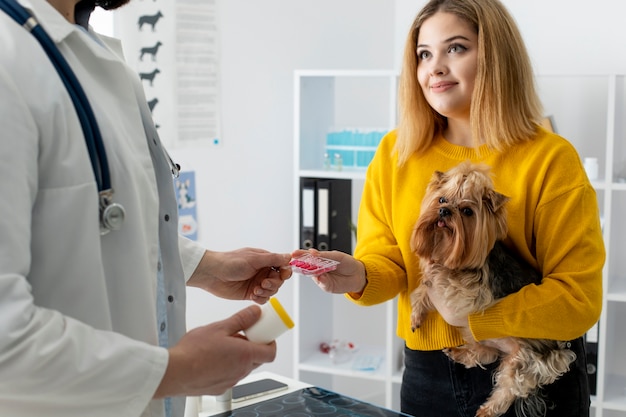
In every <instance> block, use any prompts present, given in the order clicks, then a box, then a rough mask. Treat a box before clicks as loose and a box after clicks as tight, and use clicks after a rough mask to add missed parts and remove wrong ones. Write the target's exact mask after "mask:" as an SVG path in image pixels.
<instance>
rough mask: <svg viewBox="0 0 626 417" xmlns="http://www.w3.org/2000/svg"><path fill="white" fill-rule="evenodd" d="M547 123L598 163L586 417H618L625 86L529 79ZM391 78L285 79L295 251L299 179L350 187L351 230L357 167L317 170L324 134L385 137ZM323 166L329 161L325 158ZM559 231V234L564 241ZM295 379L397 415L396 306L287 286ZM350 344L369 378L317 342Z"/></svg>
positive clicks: (624, 261)
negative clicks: (598, 303)
mask: <svg viewBox="0 0 626 417" xmlns="http://www.w3.org/2000/svg"><path fill="white" fill-rule="evenodd" d="M537 85H538V89H539V93H540V96H541V99H542V102H543V104H544V111H545V113H546V115H549V116H551V117H552V121H553V124H554V128H555V130H556V131H557V133H559V134H561V135H563V136H564V137H566V138H567V139H568V140H570V141H571V142H572V143H573V144H574V146H575V147H576V148H577V150H578V152H579V153H580V156H581V158H584V157H593V158H597V160H598V168H599V169H598V172H599V174H598V178H597V179H595V180H593V185H594V187H595V188H596V190H597V193H598V203H599V206H600V210H601V215H602V220H603V224H604V237H605V243H606V249H607V260H606V265H605V268H604V288H603V290H604V300H603V313H602V317H601V320H600V322H599V325H598V328H597V333H596V334H597V338H598V359H597V374H596V375H597V394H596V395H594V396H593V397H592V415H594V416H595V417H603V416H604V417H626V354H624V348H625V347H626V252H625V248H626V219H625V216H623V215H621V214H622V213H625V212H626V81H625V77H624V76H622V75H538V76H537ZM396 90H397V74H396V73H395V72H394V71H369V70H364V71H345V70H342V71H333V70H328V71H296V72H295V75H294V169H295V172H294V174H295V175H294V196H296V198H294V200H295V201H294V231H295V236H294V241H295V243H296V245H297V246H298V247H299V246H300V215H299V213H300V210H301V207H300V200H299V198H298V196H299V194H300V179H301V178H339V179H349V180H351V181H352V185H353V187H352V188H353V191H352V194H353V197H352V219H353V221H354V222H356V217H357V210H358V204H359V199H360V192H361V190H362V185H363V179H364V176H365V169H364V168H359V167H353V166H343V167H342V169H341V170H337V169H336V166H335V165H334V164H331V166H330V167H329V166H328V162H326V163H325V153H327V150H326V145H327V135H328V133H329V132H334V131H339V130H342V129H347V130H350V129H352V130H358V129H362V130H372V129H374V130H378V129H382V130H389V129H392V128H394V127H395V124H396V111H397V109H396ZM331 160H332V155H331ZM566 232H567V231H564V233H566ZM294 292H295V294H294V295H295V298H294V300H295V302H294V318H295V320H296V323H297V325H296V327H295V335H294V340H295V342H294V361H295V363H294V377H295V378H296V379H299V380H302V381H305V382H308V383H311V384H316V385H320V386H323V387H326V388H329V389H333V390H336V391H339V392H342V393H343V394H346V395H351V396H355V397H358V398H360V399H363V400H365V401H369V402H372V403H375V404H378V405H381V406H383V407H388V408H393V409H396V410H397V409H399V406H400V404H399V397H400V382H401V367H402V349H403V342H402V341H401V340H400V339H398V338H397V337H396V335H395V328H396V302H395V300H394V301H389V302H387V303H384V304H381V305H378V306H373V307H367V308H364V307H358V306H356V305H354V304H352V303H351V302H350V301H348V300H346V299H344V297H342V296H338V295H331V294H327V293H324V292H323V291H321V290H320V289H319V288H317V286H316V285H315V284H314V283H313V282H312V281H311V280H310V279H309V278H307V277H296V279H295V280H294ZM335 339H340V340H345V341H349V342H352V343H354V344H356V346H357V348H358V350H357V351H356V352H355V353H353V354H352V356H353V358H357V356H359V355H360V356H366V357H382V358H383V361H382V363H381V364H380V366H379V368H378V369H377V370H376V371H359V370H355V369H354V366H353V365H354V364H353V362H351V361H350V362H344V363H338V364H336V363H333V362H332V360H331V359H330V357H329V355H328V354H325V353H322V352H321V351H320V348H319V347H320V343H322V342H327V343H329V342H332V341H333V340H335Z"/></svg>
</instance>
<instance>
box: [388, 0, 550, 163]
mask: <svg viewBox="0 0 626 417" xmlns="http://www.w3.org/2000/svg"><path fill="white" fill-rule="evenodd" d="M437 12H447V13H452V14H454V15H456V16H457V17H459V18H460V19H463V20H465V21H467V22H468V23H469V24H470V25H471V26H472V27H473V28H474V29H475V31H476V33H477V34H478V59H477V71H476V79H475V82H474V91H473V93H472V105H471V111H470V125H471V129H472V137H473V140H474V144H475V146H478V145H479V143H480V141H481V139H482V140H484V143H486V144H487V145H488V146H489V147H491V148H494V149H497V150H502V149H504V148H506V147H508V146H510V145H513V144H515V143H518V142H520V141H523V140H528V139H530V138H532V137H533V135H534V134H535V132H536V129H537V124H538V123H539V122H540V120H541V118H542V106H541V101H540V100H539V96H538V94H537V91H536V88H535V80H534V75H533V70H532V66H531V63H530V58H529V56H528V52H527V51H526V46H525V45H524V41H523V40H522V36H521V34H520V32H519V29H518V28H517V25H516V24H515V21H514V20H513V18H512V16H511V15H510V14H509V12H508V11H507V10H506V8H505V7H504V6H503V5H502V4H501V3H500V2H499V1H498V0H431V1H430V2H428V4H426V6H424V8H423V9H422V10H421V11H420V12H419V13H418V15H417V17H416V18H415V20H414V21H413V24H412V25H411V30H410V31H409V34H408V37H407V40H406V44H405V48H404V58H403V65H402V71H401V74H400V80H399V86H398V107H399V120H398V139H397V142H396V147H395V151H396V152H397V153H398V162H399V164H400V165H402V164H403V163H404V162H406V160H407V159H408V158H409V157H410V156H411V155H412V154H413V153H421V152H424V151H425V150H426V149H428V147H429V146H430V145H431V144H432V142H433V140H434V138H435V137H436V136H437V135H438V134H440V133H441V132H442V131H443V129H445V127H446V124H447V120H446V118H445V117H443V116H442V115H440V114H438V113H437V112H436V111H435V110H433V109H432V107H430V105H429V104H428V102H427V101H426V99H425V98H424V95H423V93H422V89H421V88H420V85H419V83H418V80H417V52H416V49H417V38H418V35H419V30H420V28H421V26H422V24H423V23H424V21H425V20H426V19H428V18H429V17H431V16H432V15H434V14H435V13H437Z"/></svg>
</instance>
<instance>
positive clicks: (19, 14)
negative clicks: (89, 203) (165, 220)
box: [0, 0, 111, 192]
mask: <svg viewBox="0 0 626 417" xmlns="http://www.w3.org/2000/svg"><path fill="white" fill-rule="evenodd" d="M0 8H1V9H3V10H4V11H5V12H6V13H7V14H8V15H9V16H10V17H12V18H13V19H14V20H15V21H16V22H17V23H18V24H20V25H22V26H23V27H24V28H25V29H26V30H28V31H29V32H30V33H32V35H33V36H34V37H35V38H36V39H37V40H38V41H39V43H40V44H41V46H42V48H43V50H44V51H45V53H46V55H48V58H49V59H50V61H51V62H52V64H53V65H54V67H55V68H56V70H57V73H58V74H59V77H60V78H61V80H62V81H63V84H64V85H65V88H66V89H67V92H68V93H69V95H70V98H71V99H72V102H73V103H74V108H75V109H76V114H77V115H78V119H79V121H80V125H81V128H82V130H83V134H84V136H85V144H86V146H87V151H88V152H89V158H90V160H91V166H92V169H93V173H94V176H95V179H96V184H97V185H98V191H99V192H102V191H105V190H110V189H111V174H110V172H109V162H108V159H107V156H106V151H105V149H104V142H103V140H102V135H101V133H100V129H99V127H98V122H97V121H96V117H95V116H94V113H93V109H92V108H91V105H90V104H89V100H88V99H87V95H86V94H85V91H84V90H83V88H82V86H81V85H80V82H79V81H78V78H76V75H75V74H74V71H72V69H71V68H70V66H69V64H68V63H67V61H66V60H65V58H63V55H61V52H59V50H58V48H57V47H56V45H55V44H54V42H53V41H52V39H51V38H50V36H49V35H48V34H47V33H46V31H45V30H44V29H43V27H41V25H40V24H39V23H38V22H37V20H36V19H35V18H34V16H32V15H31V14H30V13H29V12H28V11H27V10H26V9H24V8H23V7H22V6H20V5H19V4H18V3H17V1H16V0H0Z"/></svg>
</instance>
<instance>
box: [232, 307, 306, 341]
mask: <svg viewBox="0 0 626 417" xmlns="http://www.w3.org/2000/svg"><path fill="white" fill-rule="evenodd" d="M293 326H294V323H293V321H292V320H291V317H289V314H287V312H286V311H285V309H284V308H283V306H282V305H281V304H280V302H279V301H278V299H276V298H273V297H272V298H270V301H269V302H268V303H266V304H265V305H263V306H262V307H261V318H260V319H259V321H257V322H256V323H254V324H253V325H252V326H250V327H249V328H248V329H246V330H245V331H244V333H245V335H246V337H247V338H248V340H250V341H252V342H255V343H271V342H272V341H273V340H276V338H277V337H278V336H280V335H281V334H283V333H285V332H286V331H287V330H289V329H291V328H293Z"/></svg>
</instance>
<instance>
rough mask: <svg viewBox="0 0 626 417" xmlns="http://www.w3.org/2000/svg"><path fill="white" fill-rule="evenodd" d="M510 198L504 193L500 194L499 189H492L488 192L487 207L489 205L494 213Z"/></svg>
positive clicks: (485, 201)
mask: <svg viewBox="0 0 626 417" xmlns="http://www.w3.org/2000/svg"><path fill="white" fill-rule="evenodd" d="M509 200H510V198H509V197H507V196H505V195H504V194H500V193H499V192H497V191H491V192H489V193H488V194H487V196H486V198H485V200H484V203H485V204H487V207H489V210H491V212H492V213H495V212H497V211H498V210H500V209H501V208H502V207H503V206H504V205H505V204H506V203H507V202H508V201H509Z"/></svg>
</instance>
